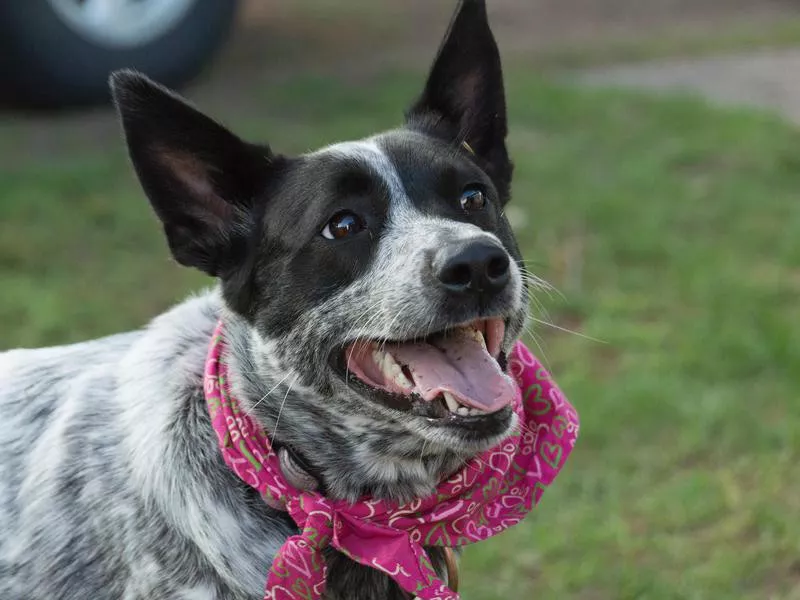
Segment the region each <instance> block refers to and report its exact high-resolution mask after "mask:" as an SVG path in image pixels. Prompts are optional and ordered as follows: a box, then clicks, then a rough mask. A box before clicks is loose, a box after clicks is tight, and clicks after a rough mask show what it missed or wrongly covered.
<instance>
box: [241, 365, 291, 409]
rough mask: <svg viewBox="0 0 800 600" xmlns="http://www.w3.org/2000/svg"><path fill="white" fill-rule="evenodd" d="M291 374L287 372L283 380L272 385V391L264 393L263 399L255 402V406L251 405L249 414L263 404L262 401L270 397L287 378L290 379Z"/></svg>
mask: <svg viewBox="0 0 800 600" xmlns="http://www.w3.org/2000/svg"><path fill="white" fill-rule="evenodd" d="M289 375H290V374H288V373H287V374H286V375H285V376H284V378H283V379H281V380H280V381H279V382H278V383H276V384H275V385H274V386H273V387H272V389H271V390H270V391H268V392H267V393H266V394H264V395H263V396H261V399H260V400H259V401H258V402H256V403H255V404H253V406H251V407H250V410H249V411H248V414H251V413H252V411H254V410H255V409H256V407H257V406H258V405H259V404H261V403H262V402H263V401H264V400H266V399H267V398H268V397H269V395H270V394H271V393H272V392H274V391H275V390H277V389H278V388H279V387H280V385H281V384H282V383H283V382H284V381H286V380H287V379H289Z"/></svg>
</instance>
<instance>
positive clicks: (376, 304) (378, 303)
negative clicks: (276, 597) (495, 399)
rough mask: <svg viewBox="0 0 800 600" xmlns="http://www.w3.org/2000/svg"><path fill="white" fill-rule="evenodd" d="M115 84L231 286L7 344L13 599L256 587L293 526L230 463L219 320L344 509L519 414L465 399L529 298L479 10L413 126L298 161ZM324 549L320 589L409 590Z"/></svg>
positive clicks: (233, 592) (125, 124)
mask: <svg viewBox="0 0 800 600" xmlns="http://www.w3.org/2000/svg"><path fill="white" fill-rule="evenodd" d="M110 86H111V89H112V95H113V98H114V102H115V105H116V108H117V111H118V113H119V117H120V120H121V123H122V129H123V131H124V138H125V141H126V144H127V147H128V150H129V154H130V159H131V162H132V164H133V167H134V169H135V172H136V174H137V176H138V179H139V181H140V183H141V186H142V188H143V190H144V192H145V195H146V196H147V198H148V199H149V201H150V203H151V205H152V208H153V209H154V212H155V214H156V215H157V217H158V218H159V220H160V222H161V224H162V225H163V229H164V232H165V236H166V241H167V243H168V246H169V249H170V251H171V254H172V256H173V257H174V259H175V260H176V261H177V262H178V263H180V264H181V265H184V266H187V267H193V268H197V269H200V270H201V271H203V272H205V273H207V274H208V275H210V276H212V277H214V278H216V284H215V287H213V288H212V289H210V290H208V291H206V292H203V293H201V294H199V295H197V296H194V297H192V298H190V299H188V300H186V301H184V302H182V303H181V304H179V305H177V306H176V307H174V308H172V309H171V310H169V311H168V312H166V313H164V314H162V315H160V316H158V317H156V318H155V319H154V320H153V321H152V322H151V323H150V324H149V325H147V326H146V327H144V328H143V329H141V330H137V331H132V332H128V333H122V334H118V335H112V336H110V337H106V338H102V339H96V340H92V341H87V342H83V343H78V344H74V345H69V346H61V347H52V348H43V349H15V350H9V351H6V352H4V353H2V354H0V410H2V413H3V418H2V425H0V450H1V453H0V456H1V457H2V458H0V598H3V599H4V600H39V599H42V600H43V599H45V598H46V599H48V600H89V599H91V600H112V599H113V600H118V599H125V600H136V599H147V600H179V599H182V600H222V599H225V600H256V599H260V598H262V597H263V593H264V581H265V573H267V572H268V570H269V567H270V565H271V563H272V560H273V558H274V557H275V555H276V552H277V550H278V549H279V547H280V546H281V544H282V543H283V542H284V541H285V540H286V539H287V537H289V536H291V535H293V534H294V533H296V532H297V528H296V526H295V524H294V523H293V522H292V521H291V519H290V518H289V517H288V516H287V515H286V514H285V513H283V512H281V511H279V510H275V509H273V508H270V507H269V506H267V505H266V504H265V503H264V501H263V500H262V498H261V497H259V495H258V493H257V492H256V491H255V490H254V489H252V488H251V487H249V486H248V485H246V484H245V483H243V482H242V481H241V480H240V479H238V478H237V477H236V476H235V475H234V474H233V472H232V471H231V470H230V469H229V468H228V467H227V466H226V464H225V463H224V462H223V460H222V458H221V456H220V451H219V447H218V444H217V440H216V438H215V434H214V431H213V430H212V427H211V423H210V419H209V413H208V409H207V406H206V402H205V399H204V393H203V369H204V363H205V360H206V353H207V351H208V345H209V340H210V339H211V336H212V333H213V331H214V329H215V326H216V324H217V323H218V321H220V322H222V323H223V324H224V327H225V331H226V337H227V340H228V345H229V351H230V357H229V364H230V380H231V385H232V387H233V389H234V390H235V392H236V394H237V396H238V398H239V399H240V401H241V402H242V403H243V406H244V407H245V409H246V411H247V412H248V414H250V415H251V416H252V417H253V418H254V419H255V420H256V421H257V422H258V423H259V424H260V425H261V426H262V427H263V428H264V431H265V432H267V433H268V434H269V435H270V437H271V438H272V439H273V441H274V442H275V443H276V444H281V445H283V446H284V447H286V448H289V449H290V450H291V457H293V460H294V461H295V462H296V464H297V465H300V466H302V467H303V469H304V472H306V471H307V473H308V474H310V475H311V476H312V477H313V480H314V482H315V484H316V485H319V486H320V489H322V490H324V493H325V495H326V496H327V497H329V498H333V499H343V500H348V501H355V500H356V499H358V498H360V497H362V496H372V497H375V498H382V499H391V500H396V501H405V500H408V499H412V498H417V497H422V496H424V495H428V494H430V493H431V492H432V491H433V490H434V488H435V486H436V485H437V483H438V482H439V481H441V480H442V479H443V478H444V477H446V476H447V475H448V474H450V473H452V472H454V471H455V470H456V469H458V468H459V467H460V466H462V465H463V464H465V462H466V461H467V460H469V459H470V458H471V457H473V456H475V455H476V454H477V453H479V452H482V451H484V450H486V449H488V448H490V447H492V446H493V445H495V444H497V443H498V442H500V441H501V440H503V439H504V438H505V437H507V436H508V435H509V434H510V432H512V430H513V429H514V427H515V426H516V417H515V415H514V413H513V411H512V410H511V409H510V407H509V406H503V407H500V408H498V407H497V406H495V405H492V404H491V403H484V401H483V400H482V399H481V397H478V396H475V395H474V394H476V392H474V391H473V392H470V390H475V389H480V388H481V386H482V385H485V384H486V382H488V381H491V380H493V378H496V377H497V374H498V373H502V371H503V369H505V361H506V354H507V353H508V352H509V351H510V349H511V348H512V346H513V344H514V343H515V341H516V340H517V339H519V337H520V336H521V333H522V331H523V328H524V326H525V321H526V318H527V312H528V300H529V294H530V290H529V286H528V284H527V282H528V281H529V278H528V277H527V276H526V275H525V274H524V273H525V271H524V269H523V266H522V265H523V263H522V258H521V256H520V252H519V248H518V246H517V243H516V241H515V238H514V235H513V233H512V229H511V226H510V224H509V222H508V220H507V219H506V216H505V214H504V209H505V207H506V204H507V202H508V201H509V197H510V187H511V177H512V162H511V160H510V158H509V155H508V152H507V148H506V137H507V119H506V104H505V92H504V86H503V74H502V68H501V62H500V56H499V52H498V48H497V44H496V42H495V39H494V37H493V34H492V32H491V30H490V27H489V23H488V18H487V13H486V7H485V3H484V2H482V1H477V0H464V1H463V2H462V3H461V4H460V6H459V7H458V9H457V11H456V14H455V16H454V18H453V20H452V21H451V24H450V27H449V29H448V32H447V34H446V36H445V38H444V41H443V42H442V45H441V46H440V49H439V52H438V54H437V57H436V59H435V61H434V63H433V66H432V68H431V71H430V73H429V76H428V79H427V82H426V83H425V86H424V89H423V91H422V93H421V94H420V95H419V96H418V98H417V100H416V101H415V102H413V103H412V104H411V107H410V108H409V109H408V111H407V112H406V114H405V119H404V121H403V123H402V125H401V126H399V127H398V128H397V129H394V130H390V131H386V132H383V133H378V134H376V135H374V136H372V137H369V138H367V139H362V140H358V141H348V142H342V143H336V144H333V145H331V146H328V147H325V148H322V149H320V150H317V151H314V152H311V153H308V154H303V155H300V156H286V155H281V154H278V153H275V152H273V151H272V150H271V149H270V148H269V147H268V146H266V145H258V144H251V143H248V142H245V141H243V140H242V139H240V138H239V137H237V136H236V135H234V134H233V133H231V132H230V131H228V130H227V129H225V128H224V127H223V126H222V125H220V124H218V123H217V122H215V121H213V120H212V119H210V118H209V117H207V116H205V115H203V114H202V113H201V112H199V111H198V110H197V109H195V108H193V107H192V106H190V105H189V104H188V103H187V102H185V101H184V100H182V99H181V98H180V97H178V96H177V95H176V94H175V93H173V92H171V91H169V90H167V89H165V88H163V87H161V86H160V85H158V84H157V83H155V82H152V81H150V80H149V79H147V78H146V77H145V76H144V75H142V74H138V73H135V72H131V71H123V72H116V73H114V74H113V75H112V76H111V80H110ZM143 284H146V282H143ZM457 360H458V361H462V362H461V367H462V369H461V370H460V371H459V370H458V369H455V368H453V365H452V364H451V363H453V364H455V361H457ZM423 375H424V376H425V377H426V378H427V379H426V380H425V382H423V381H422V378H423ZM437 378H438V379H437ZM431 379H433V381H431ZM445 380H446V381H445ZM445 384H446V385H445ZM442 388H446V389H449V390H450V392H449V393H443V392H442ZM430 555H431V559H432V562H433V564H434V565H435V567H436V568H437V569H438V571H439V572H440V573H441V574H442V576H443V577H444V575H445V568H444V560H443V555H442V553H441V552H440V551H439V550H437V549H435V548H431V549H430ZM326 562H327V565H328V571H327V573H328V575H327V577H328V580H327V592H326V594H327V595H326V598H329V599H331V600H333V599H337V600H338V599H341V600H362V599H363V600H375V599H379V598H380V599H397V600H400V599H402V598H406V597H407V596H406V595H405V593H404V592H402V591H401V590H400V588H399V587H398V586H397V585H396V584H395V583H394V582H393V581H392V580H391V579H390V578H389V577H387V576H386V575H385V574H384V573H382V572H380V571H378V570H375V569H371V568H368V567H365V566H362V565H360V564H357V563H356V562H354V561H352V560H351V559H349V558H347V557H346V556H345V555H343V554H340V553H339V552H337V551H335V550H332V549H328V550H326Z"/></svg>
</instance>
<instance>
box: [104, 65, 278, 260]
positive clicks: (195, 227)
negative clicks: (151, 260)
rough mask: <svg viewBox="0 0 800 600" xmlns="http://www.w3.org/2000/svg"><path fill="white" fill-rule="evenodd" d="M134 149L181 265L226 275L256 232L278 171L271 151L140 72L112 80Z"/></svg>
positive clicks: (146, 188)
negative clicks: (261, 202)
mask: <svg viewBox="0 0 800 600" xmlns="http://www.w3.org/2000/svg"><path fill="white" fill-rule="evenodd" d="M110 85H111V92H112V95H113V98H114V102H115V104H116V107H117V111H118V112H119V115H120V118H121V120H122V127H123V130H124V132H125V140H126V142H127V144H128V151H129V153H130V156H131V160H132V162H133V166H134V168H135V169H136V174H137V175H138V177H139V181H140V182H141V184H142V188H143V189H144V191H145V193H146V194H147V197H148V198H149V200H150V203H151V204H152V205H153V208H154V209H155V212H156V214H157V215H158V217H159V218H160V219H161V221H162V223H163V225H164V231H165V233H166V235H167V240H168V242H169V247H170V249H171V250H172V254H173V256H174V257H175V259H176V260H177V261H178V262H179V263H181V264H183V265H186V266H192V267H197V268H198V269H201V270H202V271H205V272H206V273H208V274H210V275H220V276H224V275H225V274H226V272H227V271H228V270H229V269H232V268H234V267H235V265H236V264H237V263H238V262H239V260H240V259H241V253H242V252H243V251H245V247H246V246H247V243H248V239H250V236H251V235H252V233H253V229H254V226H255V220H256V219H257V216H256V212H257V206H256V203H257V202H258V200H257V199H258V198H260V197H261V195H262V194H263V191H264V188H265V185H266V183H267V178H268V177H269V176H270V173H271V171H272V170H273V169H272V167H273V163H274V158H273V156H272V155H271V153H270V151H269V149H268V148H263V147H258V146H254V145H251V144H248V143H246V142H243V141H242V140H240V139H239V138H238V137H236V136H235V135H233V134H232V133H231V132H230V131H228V130H227V129H225V128H224V127H222V126H221V125H219V124H218V123H216V122H215V121H213V120H211V119H209V118H208V117H206V116H205V115H203V114H201V113H200V112H198V111H197V110H195V109H194V108H192V107H191V106H189V105H188V104H187V103H186V102H184V101H183V100H181V99H180V98H179V97H178V96H177V95H175V94H173V93H172V92H170V91H169V90H167V89H165V88H163V87H161V86H160V85H158V84H156V83H154V82H153V81H151V80H150V79H148V78H147V77H145V76H143V75H141V74H139V73H135V72H133V71H117V72H115V73H114V74H112V76H111V80H110Z"/></svg>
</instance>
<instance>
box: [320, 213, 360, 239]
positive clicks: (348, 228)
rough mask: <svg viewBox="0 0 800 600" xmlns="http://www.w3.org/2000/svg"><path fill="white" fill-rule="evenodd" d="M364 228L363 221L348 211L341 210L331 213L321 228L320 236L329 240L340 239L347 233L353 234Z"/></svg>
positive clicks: (347, 234)
mask: <svg viewBox="0 0 800 600" xmlns="http://www.w3.org/2000/svg"><path fill="white" fill-rule="evenodd" d="M362 229H364V221H363V220H361V218H360V217H359V216H358V215H356V214H353V213H351V212H349V211H342V212H340V213H336V214H335V215H333V217H332V218H331V220H330V221H328V224H327V225H325V227H324V229H323V230H322V237H324V238H327V239H329V240H341V239H343V238H346V237H347V236H349V235H354V234H356V233H358V232H359V231H361V230H362Z"/></svg>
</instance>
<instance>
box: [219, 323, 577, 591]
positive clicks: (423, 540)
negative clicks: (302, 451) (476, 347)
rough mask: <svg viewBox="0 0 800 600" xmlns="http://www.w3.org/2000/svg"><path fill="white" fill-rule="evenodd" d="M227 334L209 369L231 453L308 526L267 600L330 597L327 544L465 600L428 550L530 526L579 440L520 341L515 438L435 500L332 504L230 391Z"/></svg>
mask: <svg viewBox="0 0 800 600" xmlns="http://www.w3.org/2000/svg"><path fill="white" fill-rule="evenodd" d="M222 334H223V331H222V325H221V324H219V325H218V326H217V329H216V331H215V332H214V336H213V339H212V341H211V345H210V347H209V353H208V360H207V361H206V369H205V395H206V401H207V403H208V410H209V414H210V416H211V421H212V424H213V426H214V430H215V432H216V434H217V439H218V441H219V446H220V450H221V452H222V456H223V458H224V459H225V462H226V463H227V465H228V466H229V467H230V468H231V469H232V470H233V471H234V472H235V473H236V474H237V475H238V476H239V477H240V478H241V479H242V480H243V481H244V482H246V483H247V484H248V485H250V486H252V487H253V488H255V489H256V490H258V492H259V493H260V494H261V497H262V498H263V499H264V501H265V502H266V503H267V504H268V505H270V506H272V507H274V508H278V509H280V510H285V511H286V512H288V513H289V515H290V516H291V518H292V520H293V521H294V522H295V523H296V524H297V527H298V530H299V533H297V534H296V535H293V536H291V537H289V538H288V539H287V540H286V541H285V542H284V544H283V546H282V547H281V548H280V550H279V551H278V554H277V555H276V557H275V559H274V561H273V563H272V567H271V568H270V571H269V574H268V576H267V584H266V592H265V595H264V599H265V600H319V599H321V598H322V597H323V595H324V593H325V577H326V568H327V567H326V564H325V559H324V557H323V554H322V551H323V550H324V549H325V548H326V547H328V546H331V547H333V548H335V549H337V550H338V551H339V552H341V553H343V554H344V555H346V556H347V557H349V558H350V559H352V560H354V561H355V562H358V563H360V564H362V565H365V566H369V567H371V568H374V569H377V570H379V571H382V572H384V573H386V574H387V575H388V576H389V577H391V578H392V579H393V580H394V581H395V582H396V583H397V584H398V585H399V586H400V587H401V588H402V589H404V590H405V591H407V592H408V593H410V594H413V595H414V596H416V597H417V598H420V599H421V600H458V598H459V596H458V595H457V594H456V593H454V592H453V591H452V590H450V589H449V588H448V587H447V585H446V584H445V583H444V582H443V581H442V580H441V579H440V578H439V576H438V575H437V573H436V570H435V569H434V567H433V565H432V564H431V561H430V559H429V558H428V555H427V553H426V552H425V550H424V547H425V546H438V547H445V548H454V547H458V546H464V545H466V544H470V543H474V542H478V541H482V540H485V539H487V538H489V537H491V536H493V535H496V534H497V533H500V532H502V531H504V530H506V529H508V528H509V527H512V526H514V525H516V524H517V523H519V522H520V521H522V519H523V518H524V517H525V516H526V515H527V513H528V512H530V511H531V510H532V509H533V507H534V506H535V505H536V504H537V503H538V502H539V499H540V498H541V496H542V493H543V492H544V490H545V488H546V487H547V486H548V485H550V483H552V481H553V480H554V479H555V477H556V475H557V474H558V472H559V471H560V470H561V468H562V467H563V466H564V463H565V461H566V459H567V457H568V456H569V454H570V452H571V451H572V448H573V446H574V445H575V441H576V439H577V436H578V430H579V422H578V415H577V413H576V412H575V409H574V408H573V407H572V405H571V404H570V403H569V402H568V401H567V399H566V398H565V397H564V395H563V394H562V393H561V390H559V389H558V386H556V384H555V383H554V382H553V381H552V380H551V378H550V375H549V374H548V373H547V371H546V370H545V369H544V367H542V365H541V364H540V363H539V362H538V361H537V360H536V358H535V357H534V356H533V355H532V354H531V353H530V351H529V350H528V349H527V348H526V347H525V346H524V345H523V344H521V343H517V344H516V345H515V347H514V350H513V352H512V353H511V355H510V356H509V368H508V372H509V375H510V376H511V377H512V378H513V379H514V380H515V382H516V383H517V395H516V398H515V401H514V411H515V413H516V415H517V418H518V426H517V427H516V432H515V433H512V434H511V435H510V436H509V437H508V438H506V439H505V440H503V441H502V442H501V443H500V444H498V445H497V446H496V447H494V448H492V449H491V450H488V451H486V452H484V453H482V454H481V455H479V456H476V457H475V458H473V459H472V460H470V461H469V462H468V463H467V464H466V465H464V467H463V468H462V469H461V470H459V471H458V472H456V473H454V474H453V475H452V476H450V477H449V478H448V479H446V480H445V481H443V482H441V483H440V484H439V486H438V487H437V488H436V491H435V492H434V493H433V494H431V495H430V496H428V497H426V498H417V499H415V500H413V501H411V502H408V503H405V504H398V503H396V502H391V501H388V500H379V499H374V498H362V499H361V500H359V501H358V502H356V503H348V502H344V501H341V500H331V499H329V498H326V497H325V496H323V495H322V494H320V493H319V492H317V491H314V490H309V491H302V490H299V489H297V488H295V487H294V486H293V485H292V484H291V483H290V482H289V481H288V479H287V477H286V476H285V475H284V473H283V472H282V470H281V466H280V460H279V458H278V455H277V453H276V452H275V451H274V449H273V446H272V442H271V441H270V439H269V437H268V436H267V435H266V434H265V433H264V431H263V430H262V429H261V428H260V427H259V426H258V425H257V423H256V422H255V421H254V420H253V419H251V418H250V416H249V415H247V414H246V413H244V412H243V411H242V410H241V408H240V406H239V403H238V402H237V401H236V399H235V398H234V397H233V396H232V395H231V393H230V389H229V383H228V369H227V365H226V363H225V361H224V359H223V355H224V352H223V351H224V348H225V343H224V339H223V335H222Z"/></svg>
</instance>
